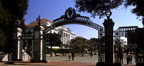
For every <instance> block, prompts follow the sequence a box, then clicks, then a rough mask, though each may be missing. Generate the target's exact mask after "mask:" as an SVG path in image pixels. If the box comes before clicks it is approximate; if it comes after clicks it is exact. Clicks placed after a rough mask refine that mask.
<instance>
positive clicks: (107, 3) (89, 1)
mask: <svg viewBox="0 0 144 66" xmlns="http://www.w3.org/2000/svg"><path fill="white" fill-rule="evenodd" d="M75 2H76V5H75V7H76V8H78V11H80V12H87V13H90V14H91V15H92V16H93V17H95V16H100V17H101V16H104V15H105V11H106V10H109V9H114V8H117V7H118V6H119V5H121V4H122V2H123V0H75Z"/></svg>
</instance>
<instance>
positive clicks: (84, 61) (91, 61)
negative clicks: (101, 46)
mask: <svg viewBox="0 0 144 66" xmlns="http://www.w3.org/2000/svg"><path fill="white" fill-rule="evenodd" d="M97 58H98V56H97V55H95V56H93V57H92V58H91V57H90V56H88V55H86V56H84V57H81V56H76V57H75V59H74V61H72V60H70V61H69V58H68V57H67V56H55V57H50V56H47V61H48V63H29V62H23V63H18V62H17V63H14V64H11V65H6V64H4V62H1V63H0V66H96V63H97V61H98V60H97ZM132 62H133V63H132V64H129V65H126V60H125V59H124V64H123V66H135V63H134V60H133V61H132Z"/></svg>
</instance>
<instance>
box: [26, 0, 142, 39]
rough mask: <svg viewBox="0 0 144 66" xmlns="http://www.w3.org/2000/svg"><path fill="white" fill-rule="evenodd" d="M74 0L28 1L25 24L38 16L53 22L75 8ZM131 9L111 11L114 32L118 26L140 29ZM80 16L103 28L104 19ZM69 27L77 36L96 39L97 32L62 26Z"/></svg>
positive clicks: (84, 14) (122, 7)
mask: <svg viewBox="0 0 144 66" xmlns="http://www.w3.org/2000/svg"><path fill="white" fill-rule="evenodd" d="M74 1H75V0H29V7H28V10H27V14H26V15H25V20H26V22H25V24H29V23H30V22H32V21H35V20H36V18H37V17H38V15H40V16H41V18H46V19H48V20H51V21H53V20H54V19H56V18H58V17H60V16H61V15H63V14H64V13H65V10H66V9H67V8H69V7H73V8H75V6H74V5H75V2H74ZM132 8H133V7H129V8H125V7H124V6H120V7H119V8H117V9H114V10H112V16H111V18H112V19H113V21H114V22H115V25H114V29H115V30H116V29H117V28H118V27H119V26H138V27H142V23H141V21H139V20H138V19H136V17H137V16H136V15H135V14H132V13H131V9H132ZM77 13H79V12H77ZM79 14H81V15H82V16H88V17H90V19H91V20H92V21H93V22H95V23H97V24H99V25H101V26H103V22H104V19H105V17H104V18H102V19H99V17H95V18H93V17H91V15H90V14H88V13H79ZM64 26H66V27H69V28H70V29H71V30H72V31H73V32H74V33H75V34H76V35H77V36H83V37H85V38H87V39H89V38H93V37H97V35H98V34H97V30H95V29H93V28H90V27H87V26H83V25H77V24H70V25H64Z"/></svg>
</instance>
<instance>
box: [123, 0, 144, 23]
mask: <svg viewBox="0 0 144 66" xmlns="http://www.w3.org/2000/svg"><path fill="white" fill-rule="evenodd" d="M143 3H144V0H126V2H125V6H126V7H128V6H135V7H134V8H133V9H132V13H134V14H136V15H137V16H138V17H140V16H142V21H143V23H144V4H143Z"/></svg>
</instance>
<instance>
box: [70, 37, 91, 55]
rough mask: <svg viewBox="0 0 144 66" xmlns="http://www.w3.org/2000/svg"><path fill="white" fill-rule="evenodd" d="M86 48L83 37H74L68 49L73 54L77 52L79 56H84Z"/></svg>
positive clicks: (86, 41) (86, 43)
mask: <svg viewBox="0 0 144 66" xmlns="http://www.w3.org/2000/svg"><path fill="white" fill-rule="evenodd" d="M87 48H88V40H87V39H85V38H83V37H76V38H75V39H72V40H71V41H70V49H71V50H72V51H74V52H78V53H80V54H81V56H84V53H85V52H86V50H87Z"/></svg>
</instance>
